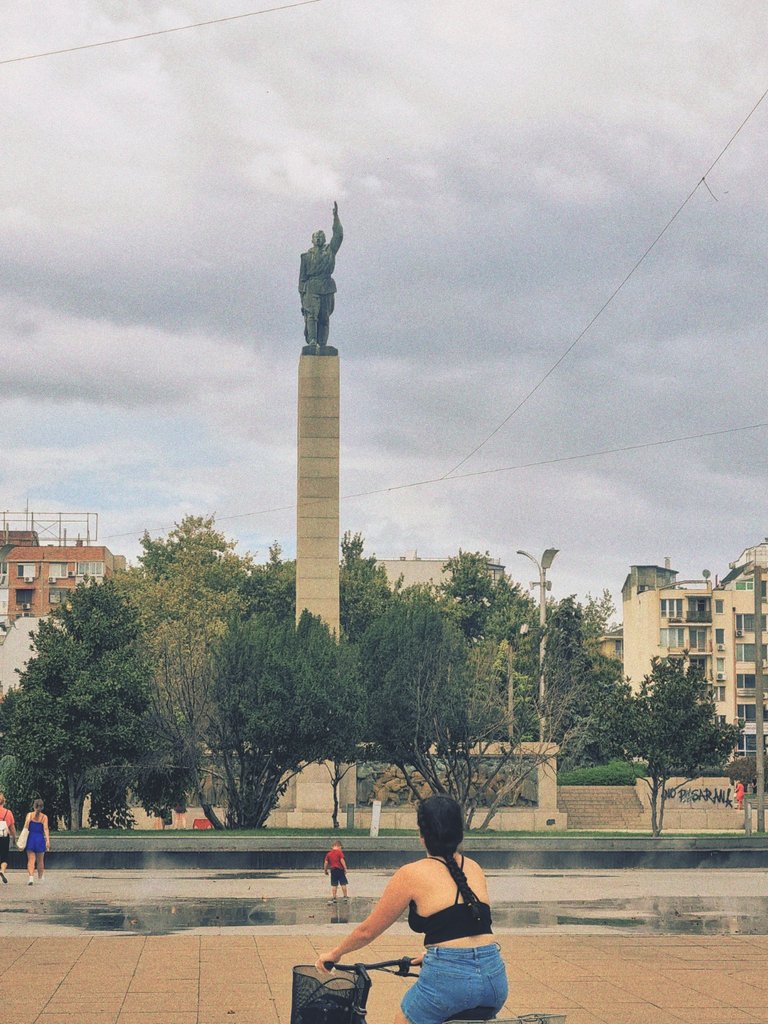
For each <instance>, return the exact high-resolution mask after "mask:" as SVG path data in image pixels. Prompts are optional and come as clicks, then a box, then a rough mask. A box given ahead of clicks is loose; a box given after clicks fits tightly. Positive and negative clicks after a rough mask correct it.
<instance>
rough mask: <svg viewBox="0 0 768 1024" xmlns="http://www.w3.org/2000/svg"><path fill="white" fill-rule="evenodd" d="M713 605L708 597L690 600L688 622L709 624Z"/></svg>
mask: <svg viewBox="0 0 768 1024" xmlns="http://www.w3.org/2000/svg"><path fill="white" fill-rule="evenodd" d="M711 617H712V614H711V605H710V603H709V598H708V597H689V598H688V621H689V622H709V620H710V619H711Z"/></svg>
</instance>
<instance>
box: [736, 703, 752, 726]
mask: <svg viewBox="0 0 768 1024" xmlns="http://www.w3.org/2000/svg"><path fill="white" fill-rule="evenodd" d="M736 717H737V718H741V719H742V720H743V721H744V722H754V720H755V705H754V704H737V705H736Z"/></svg>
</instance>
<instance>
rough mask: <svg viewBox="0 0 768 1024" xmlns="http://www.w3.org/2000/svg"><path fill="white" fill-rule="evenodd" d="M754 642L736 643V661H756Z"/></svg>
mask: <svg viewBox="0 0 768 1024" xmlns="http://www.w3.org/2000/svg"><path fill="white" fill-rule="evenodd" d="M754 660H755V645H754V644H736V661H754Z"/></svg>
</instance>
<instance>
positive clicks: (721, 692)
mask: <svg viewBox="0 0 768 1024" xmlns="http://www.w3.org/2000/svg"><path fill="white" fill-rule="evenodd" d="M709 689H710V691H711V693H712V696H713V697H714V698H715V700H716V701H718V702H719V703H720V704H722V703H723V701H724V700H725V687H724V686H710V688H709Z"/></svg>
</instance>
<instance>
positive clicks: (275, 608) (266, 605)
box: [243, 541, 296, 622]
mask: <svg viewBox="0 0 768 1024" xmlns="http://www.w3.org/2000/svg"><path fill="white" fill-rule="evenodd" d="M243 593H244V597H245V614H246V615H267V616H270V617H271V618H273V619H275V620H277V621H278V622H282V621H286V622H288V621H290V622H293V621H294V620H295V618H296V562H294V561H288V562H285V561H283V558H282V549H281V547H280V545H279V544H278V542H277V541H275V542H274V544H272V546H271V547H270V549H269V561H268V562H266V564H264V565H254V566H253V568H252V570H251V573H250V575H249V576H248V579H247V580H246V581H245V584H244V589H243Z"/></svg>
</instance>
